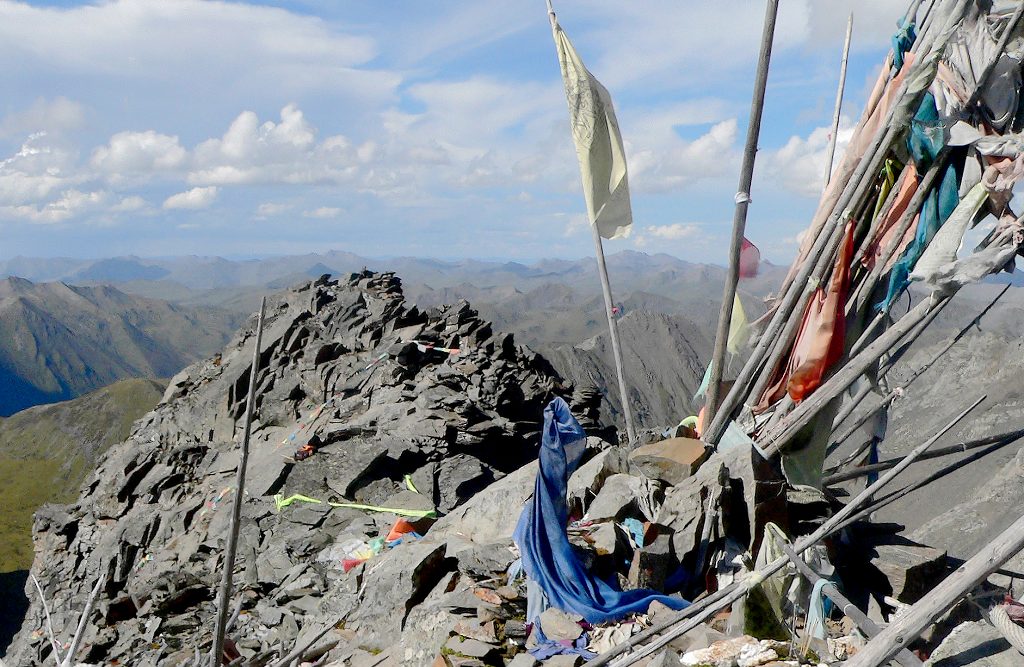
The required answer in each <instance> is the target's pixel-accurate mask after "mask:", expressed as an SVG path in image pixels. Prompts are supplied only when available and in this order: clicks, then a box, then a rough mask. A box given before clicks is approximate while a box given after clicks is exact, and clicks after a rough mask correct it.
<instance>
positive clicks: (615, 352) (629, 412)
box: [547, 0, 637, 443]
mask: <svg viewBox="0 0 1024 667" xmlns="http://www.w3.org/2000/svg"><path fill="white" fill-rule="evenodd" d="M547 7H548V20H549V21H550V22H551V30H552V33H554V31H555V29H556V28H557V26H558V23H557V19H556V17H555V9H554V7H552V5H551V0H547ZM590 228H591V231H592V232H593V233H594V254H595V255H596V256H597V271H598V273H599V274H600V276H601V291H602V293H603V294H604V309H605V315H606V316H607V318H608V336H609V338H610V340H611V343H612V356H613V357H614V358H615V374H616V376H617V378H618V384H619V396H620V397H621V399H622V413H623V417H625V421H626V437H627V438H628V439H629V442H631V443H634V442H636V441H637V435H636V426H635V425H634V423H633V408H632V407H631V406H630V401H629V392H628V391H627V389H626V373H625V369H624V366H623V363H622V346H621V345H620V344H619V323H618V320H616V319H615V314H614V312H613V310H614V307H615V306H614V300H613V299H612V285H611V282H610V281H609V280H608V266H607V264H606V263H605V259H604V243H603V242H602V240H601V233H600V232H599V231H598V229H597V225H596V224H591V225H590Z"/></svg>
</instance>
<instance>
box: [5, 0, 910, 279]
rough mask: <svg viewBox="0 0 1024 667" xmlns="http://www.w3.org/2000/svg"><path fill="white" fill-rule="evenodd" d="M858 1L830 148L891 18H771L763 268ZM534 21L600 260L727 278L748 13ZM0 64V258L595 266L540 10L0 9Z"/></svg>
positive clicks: (302, 4) (493, 0)
mask: <svg viewBox="0 0 1024 667" xmlns="http://www.w3.org/2000/svg"><path fill="white" fill-rule="evenodd" d="M854 5H856V17H855V28H854V42H853V44H854V47H853V54H852V58H851V65H850V73H849V79H848V83H847V102H846V106H845V112H844V120H843V128H844V129H847V130H848V128H849V127H851V126H852V124H853V120H854V119H855V118H856V117H857V116H858V115H859V113H860V109H861V106H862V104H863V102H864V98H865V95H866V93H867V91H868V89H869V86H870V83H871V82H872V81H873V80H874V78H875V76H876V75H877V71H878V67H879V64H880V63H881V61H882V59H883V57H884V55H885V52H886V49H887V43H888V38H889V35H890V34H891V33H892V31H893V28H894V25H895V21H896V20H897V18H899V16H900V14H901V12H902V11H903V10H904V9H905V8H904V7H903V6H902V3H893V2H891V1H886V0H861V1H859V2H858V1H855V0H783V2H782V7H783V9H782V12H781V14H780V17H779V23H778V29H777V35H776V50H775V54H774V56H773V61H772V71H771V75H770V78H769V88H768V96H767V103H766V110H765V118H764V124H763V133H762V140H761V151H760V153H759V156H758V162H757V171H756V178H755V184H754V187H753V189H752V190H753V191H752V196H753V200H754V203H753V205H752V207H751V211H750V219H749V226H748V236H749V237H750V238H751V240H753V241H754V242H755V243H756V244H758V245H759V246H760V247H761V248H762V252H763V254H764V256H765V257H766V258H767V259H770V260H772V261H775V262H777V263H786V262H788V261H789V260H790V258H791V256H792V254H793V252H794V248H795V239H796V236H797V234H798V233H799V232H800V231H801V230H802V229H803V227H804V226H805V225H806V224H807V222H808V220H809V217H810V215H811V213H812V212H813V209H814V205H815V202H816V193H817V192H818V191H819V190H820V187H821V172H822V170H823V169H824V152H825V146H826V143H827V129H826V128H827V126H828V124H829V122H830V120H831V115H832V103H833V98H834V95H835V86H836V79H837V76H838V64H839V56H840V49H841V46H842V36H843V32H844V30H845V24H846V17H847V15H848V13H849V11H850V9H851V8H852V7H853V6H854ZM555 8H556V10H557V12H558V16H559V20H560V22H561V24H562V26H563V28H565V30H566V32H567V33H568V34H569V36H570V38H572V40H573V41H574V43H575V45H576V47H577V49H578V50H579V52H580V54H581V55H582V57H583V58H584V60H585V61H586V63H587V64H588V66H589V68H590V69H591V70H592V71H593V72H594V74H595V75H596V76H597V77H598V78H599V79H601V80H602V82H603V83H604V84H605V85H606V86H607V87H608V88H609V89H610V90H611V92H612V95H613V97H614V99H615V103H616V109H617V112H618V116H619V121H620V125H621V127H622V131H623V138H624V140H625V142H626V148H627V154H628V158H629V162H630V182H631V185H632V197H633V208H634V219H635V224H634V229H633V233H632V235H631V237H630V238H628V239H625V240H621V241H614V242H611V243H609V244H608V249H609V251H612V252H614V251H615V250H619V249H635V250H642V251H646V252H655V251H657V252H668V253H671V254H674V255H677V256H680V257H682V258H684V259H688V260H694V261H708V262H721V261H723V260H724V256H725V252H726V241H725V239H726V238H727V235H728V232H729V227H730V224H731V219H732V208H733V193H734V192H735V189H736V181H737V176H738V168H739V153H740V150H741V147H742V143H743V137H744V133H745V126H746V119H747V114H748V110H749V99H750V92H751V86H752V80H753V67H754V61H755V58H756V54H757V50H758V41H759V37H760V31H761V23H762V19H763V12H764V5H763V3H762V2H761V1H759V0H758V1H753V0H751V1H746V0H722V1H721V2H714V3H711V2H704V1H696V0H649V1H648V0H645V1H643V2H621V1H616V2H612V1H611V0H586V1H584V0H556V2H555ZM0 58H2V61H3V62H4V63H5V67H4V68H2V70H0V86H2V88H3V90H4V91H5V93H6V94H5V95H4V101H3V102H0V258H7V257H11V256H14V255H29V256H57V255H67V256H78V257H101V256H110V255H116V254H137V255H142V256H158V255H172V254H218V255H227V256H252V255H268V254H287V253H297V252H307V251H316V250H327V249H342V250H348V251H352V252H356V253H360V254H363V255H370V256H385V255H419V256H435V257H446V258H456V257H479V258H508V259H521V260H529V259H536V258H541V257H567V258H575V257H580V256H585V255H588V254H590V253H591V250H592V245H591V244H592V242H591V240H590V234H589V232H588V230H587V228H586V226H585V219H584V211H585V208H584V202H583V197H582V192H581V190H580V185H579V174H578V170H577V165H576V159H575V154H574V152H573V148H572V144H571V139H570V135H569V131H568V125H567V116H566V109H565V100H564V96H563V93H562V89H561V81H560V76H559V72H558V65H557V61H556V58H555V55H554V49H553V45H552V41H551V33H550V29H549V27H548V24H547V16H546V12H545V9H544V2H543V0H529V1H523V0H519V1H516V2H508V1H507V0H504V1H500V0H478V1H476V2H472V3H468V2H454V1H451V0H441V1H434V2H429V3H427V2H418V1H411V0H409V1H397V0H396V1H393V2H376V3H369V2H333V1H331V2H328V1H319V0H297V1H294V2H286V3H276V2H275V3H271V2H262V3H228V2H201V1H199V0H176V1H175V2H165V1H164V0H114V1H109V2H99V3H77V2H39V3H21V2H8V1H4V0H0ZM843 136H844V133H843V132H841V133H840V138H841V139H842V138H843Z"/></svg>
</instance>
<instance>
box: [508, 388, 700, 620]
mask: <svg viewBox="0 0 1024 667" xmlns="http://www.w3.org/2000/svg"><path fill="white" fill-rule="evenodd" d="M585 447H586V433H585V432H584V431H583V428H582V427H581V426H580V424H579V422H577V421H576V418H575V417H573V416H572V413H571V412H570V411H569V406H568V405H567V404H566V403H565V401H564V400H562V399H561V398H556V399H554V400H553V401H551V403H549V404H548V406H547V407H546V408H545V409H544V430H543V432H542V433H541V448H540V470H539V471H538V472H537V482H536V486H535V488H534V492H533V498H532V499H531V500H530V501H529V502H528V503H527V505H526V507H524V508H523V513H522V515H520V517H519V523H518V524H517V525H516V530H515V533H514V535H513V540H514V541H515V543H516V546H517V547H519V552H520V554H521V555H522V559H523V569H524V570H525V571H526V575H527V576H528V577H529V578H530V579H531V580H533V581H535V582H537V584H538V585H540V587H541V588H542V589H543V591H544V593H545V594H546V595H547V598H548V601H549V602H550V604H551V606H552V607H555V608H556V609H561V610H562V611H565V612H569V613H575V614H579V615H580V616H582V617H583V618H584V619H586V621H587V622H589V623H604V622H607V621H614V620H617V619H619V618H622V617H623V616H626V615H628V614H633V613H644V612H646V611H647V608H648V607H649V606H650V604H651V603H652V602H654V601H655V600H657V601H658V602H661V603H663V604H665V605H667V606H669V607H671V608H672V609H682V608H683V607H686V606H687V605H688V604H689V603H688V602H686V601H685V600H682V599H679V598H675V597H669V596H667V595H660V594H658V593H655V592H654V591H650V590H634V591H625V592H623V591H619V590H616V588H614V587H613V586H611V585H610V584H608V583H606V582H604V581H601V580H600V579H598V578H596V577H595V576H594V575H592V574H591V573H590V572H589V571H587V569H586V568H585V567H583V564H582V563H580V561H579V558H577V556H576V553H575V552H574V551H573V549H572V546H571V545H570V543H569V538H568V536H567V534H566V525H567V523H568V521H569V507H568V505H567V504H566V500H565V493H566V485H567V483H568V480H569V476H570V475H572V473H573V471H574V470H575V469H576V467H577V466H578V465H579V463H580V459H581V458H582V456H583V451H584V449H585ZM535 620H536V619H527V621H528V622H533V621H535Z"/></svg>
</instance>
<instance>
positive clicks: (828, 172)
mask: <svg viewBox="0 0 1024 667" xmlns="http://www.w3.org/2000/svg"><path fill="white" fill-rule="evenodd" d="M852 37H853V12H850V18H849V19H847V21H846V42H845V43H844V44H843V60H842V63H841V64H840V66H839V88H838V89H837V90H836V107H835V113H833V115H832V136H831V137H830V138H829V141H828V159H827V160H826V161H825V187H826V188H827V187H828V182H829V181H831V180H832V163H833V162H834V161H835V157H836V143H837V142H838V140H839V118H840V116H841V115H842V111H843V93H844V92H846V65H847V63H848V62H849V60H850V39H851V38H852Z"/></svg>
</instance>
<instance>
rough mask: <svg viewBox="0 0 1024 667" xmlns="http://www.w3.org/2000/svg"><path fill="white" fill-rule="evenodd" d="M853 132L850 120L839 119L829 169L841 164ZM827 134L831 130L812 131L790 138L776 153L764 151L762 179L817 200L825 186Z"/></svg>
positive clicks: (828, 135) (828, 137)
mask: <svg viewBox="0 0 1024 667" xmlns="http://www.w3.org/2000/svg"><path fill="white" fill-rule="evenodd" d="M853 129H854V126H853V122H852V121H851V120H850V119H848V118H845V117H844V118H842V119H841V122H840V125H839V134H838V139H837V141H836V154H835V159H834V160H833V163H832V164H833V167H832V168H833V169H835V166H836V165H838V164H839V163H840V162H842V159H843V153H844V152H845V151H846V147H847V145H849V143H850V138H851V137H852V136H853ZM831 134H832V128H831V127H819V128H815V129H814V130H812V131H811V132H810V134H808V135H807V137H796V136H794V137H790V139H789V141H787V142H786V144H785V145H784V146H782V147H781V148H779V149H778V150H775V151H766V155H765V156H764V167H763V170H764V171H763V173H764V174H765V177H766V178H769V179H771V180H773V181H775V182H776V183H777V184H778V185H781V186H782V187H783V188H785V189H786V190H788V191H790V192H792V193H794V194H797V195H800V196H803V197H808V198H811V199H817V198H818V197H820V196H821V192H822V189H823V188H824V184H825V163H826V162H827V160H828V145H829V139H830V136H831Z"/></svg>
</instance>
